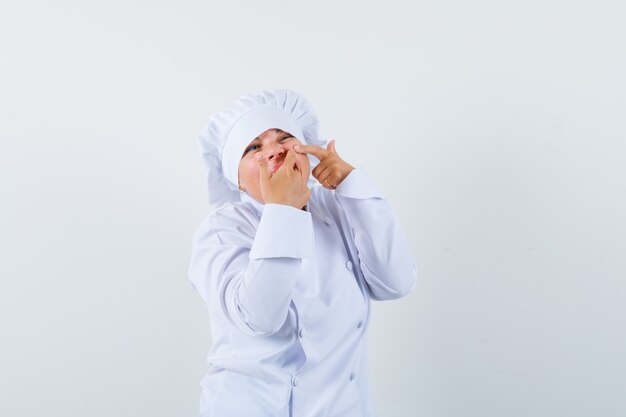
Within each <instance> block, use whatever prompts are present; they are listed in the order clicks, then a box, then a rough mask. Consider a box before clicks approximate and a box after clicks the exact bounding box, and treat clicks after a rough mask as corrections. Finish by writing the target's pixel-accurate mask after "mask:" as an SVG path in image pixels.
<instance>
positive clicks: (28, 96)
mask: <svg viewBox="0 0 626 417" xmlns="http://www.w3.org/2000/svg"><path fill="white" fill-rule="evenodd" d="M11 3H13V4H9V3H8V2H3V3H2V5H1V6H0V53H1V64H0V135H1V145H0V146H1V147H0V192H1V198H2V201H1V204H0V210H1V211H0V214H1V215H0V227H1V229H0V244H1V247H0V256H1V262H0V275H1V281H0V285H1V287H0V346H1V348H0V349H1V355H0V415H2V416H7V417H9V416H11V417H24V416H29V417H30V416H47V417H52V416H59V417H84V416H90V417H92V416H93V417H113V416H115V417H137V416H139V417H142V416H151V417H161V416H163V417H165V416H177V417H178V416H195V415H196V414H197V402H198V399H199V395H200V387H199V380H200V378H201V377H202V375H203V373H204V372H205V370H206V367H207V365H206V363H205V355H206V354H207V352H208V350H209V347H210V344H211V340H210V333H209V328H208V324H209V320H208V313H207V310H206V308H205V306H204V304H203V302H202V300H201V299H200V297H199V296H198V295H197V294H196V293H195V292H194V291H193V289H192V287H191V286H190V284H189V283H188V281H187V275H186V274H187V265H188V261H189V256H190V250H191V238H192V233H193V231H194V230H195V228H196V227H197V225H198V223H199V222H200V220H201V219H202V218H203V217H204V215H205V214H206V213H207V209H208V207H207V203H206V190H205V178H204V170H203V167H202V163H201V159H200V154H199V149H198V145H197V138H196V136H197V133H198V132H199V131H200V129H201V128H202V127H203V126H204V124H205V123H206V122H207V120H208V118H209V116H210V115H211V114H212V113H213V112H216V111H219V110H221V109H222V108H223V107H225V106H226V105H227V104H228V103H230V102H231V101H232V100H234V99H235V98H236V97H238V96H239V95H241V94H244V93H258V92H260V91H261V90H263V89H268V88H289V89H293V90H295V91H297V92H299V93H301V94H303V95H305V96H306V97H307V98H308V99H309V100H310V101H311V102H312V103H313V105H314V106H315V108H316V111H317V113H318V116H319V118H320V122H321V133H322V136H323V137H324V138H325V139H329V138H335V139H336V140H337V151H338V152H339V154H340V155H341V156H342V157H343V158H344V159H345V160H347V161H348V162H349V163H352V164H353V165H361V166H365V167H366V168H367V169H368V171H369V172H370V173H371V175H372V176H373V177H374V179H375V180H376V182H377V184H378V185H379V187H380V188H381V189H382V190H383V192H384V193H385V195H386V196H387V198H388V200H389V201H390V202H391V204H392V206H393V207H394V208H395V209H396V212H397V214H398V217H399V220H400V222H401V224H402V225H403V226H404V228H405V230H406V232H407V236H408V238H409V240H410V244H411V247H412V250H413V253H414V256H415V259H416V262H417V266H418V275H419V277H418V285H417V288H416V289H415V291H414V292H413V293H412V294H411V295H409V296H408V297H406V298H404V299H401V300H398V301H391V302H374V304H373V306H374V311H373V316H372V319H373V320H372V322H371V327H370V340H369V350H370V378H371V385H372V391H373V396H374V403H375V405H376V408H377V410H378V413H379V415H380V416H381V417H401V416H425V417H464V416H472V417H474V416H475V417H502V416H507V417H515V416H529V417H537V416H549V417H552V416H567V417H575V416H585V417H586V416H592V415H597V416H603V417H610V416H623V415H626V396H625V395H624V393H625V392H626V359H625V358H626V355H625V352H626V332H625V331H624V329H625V328H626V307H625V301H626V281H625V279H626V256H625V255H626V243H625V236H626V221H625V220H624V214H625V213H626V168H625V162H626V142H625V140H626V122H625V120H626V118H625V114H626V87H625V82H624V74H626V58H625V56H626V54H624V39H625V38H626V29H624V27H625V26H624V12H625V10H624V9H625V8H624V6H621V5H620V2H618V1H615V2H608V1H586V2H580V1H565V0H560V1H554V0H541V1H536V0H533V1H524V2H522V1H518V2H502V1H484V0H480V1H473V2H461V1H442V0H438V1H421V2H419V1H406V2H399V1H395V2H393V1H392V2H385V3H384V4H383V2H380V3H373V2H372V3H370V2H363V1H332V2H331V1H328V2H320V1H307V2H304V1H286V0H285V1H248V2H241V1H228V2H226V1H224V2H219V3H218V2H200V1H196V2H167V3H166V2H158V1H156V2H155V1H142V2H140V1H127V0H125V1H120V0H114V1H107V2H104V1H102V2H84V1H80V2H79V1H73V2H71V1H56V2H50V1H43V0H38V1H21V2H11Z"/></svg>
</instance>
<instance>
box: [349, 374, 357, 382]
mask: <svg viewBox="0 0 626 417" xmlns="http://www.w3.org/2000/svg"><path fill="white" fill-rule="evenodd" d="M354 378H356V375H354V372H352V373H351V374H350V381H354Z"/></svg>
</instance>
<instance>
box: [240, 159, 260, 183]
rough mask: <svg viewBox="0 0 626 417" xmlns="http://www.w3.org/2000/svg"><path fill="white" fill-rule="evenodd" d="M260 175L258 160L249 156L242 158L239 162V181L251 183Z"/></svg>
mask: <svg viewBox="0 0 626 417" xmlns="http://www.w3.org/2000/svg"><path fill="white" fill-rule="evenodd" d="M258 176H259V166H258V164H257V162H256V161H253V160H250V159H248V158H246V159H242V160H241V162H240V163H239V181H241V182H242V183H244V182H245V183H250V181H253V180H254V179H255V178H257V177H258Z"/></svg>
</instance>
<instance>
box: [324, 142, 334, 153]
mask: <svg viewBox="0 0 626 417" xmlns="http://www.w3.org/2000/svg"><path fill="white" fill-rule="evenodd" d="M326 149H328V150H329V151H331V152H335V139H333V140H331V141H330V142H328V146H327V147H326Z"/></svg>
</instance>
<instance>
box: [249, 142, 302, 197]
mask: <svg viewBox="0 0 626 417" xmlns="http://www.w3.org/2000/svg"><path fill="white" fill-rule="evenodd" d="M256 157H257V159H258V160H259V184H260V187H261V194H262V195H263V202H264V203H265V204H268V203H274V204H285V205H288V206H292V207H295V208H297V209H302V208H303V207H304V206H305V205H306V204H307V203H308V201H309V198H310V197H311V190H310V189H309V187H307V179H308V176H307V175H305V174H303V172H302V168H301V167H300V164H299V163H298V161H297V160H296V152H295V151H294V150H293V149H291V148H289V150H288V151H287V155H286V156H285V160H284V161H283V164H282V165H281V166H280V167H279V168H278V170H277V171H276V172H275V173H274V174H272V173H271V172H270V170H269V168H268V166H267V161H266V160H265V158H263V156H262V155H261V153H258V154H256Z"/></svg>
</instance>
